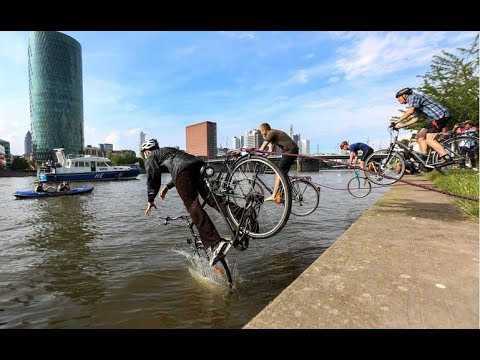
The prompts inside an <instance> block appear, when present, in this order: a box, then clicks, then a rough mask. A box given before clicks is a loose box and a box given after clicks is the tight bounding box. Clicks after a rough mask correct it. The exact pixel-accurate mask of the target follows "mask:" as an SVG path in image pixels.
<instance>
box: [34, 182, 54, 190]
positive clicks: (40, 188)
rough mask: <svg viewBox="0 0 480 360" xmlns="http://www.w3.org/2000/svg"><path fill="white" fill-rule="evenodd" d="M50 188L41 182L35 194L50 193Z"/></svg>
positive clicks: (36, 187)
mask: <svg viewBox="0 0 480 360" xmlns="http://www.w3.org/2000/svg"><path fill="white" fill-rule="evenodd" d="M50 189H51V188H50V187H49V186H47V185H45V183H44V182H43V181H39V182H38V183H37V186H35V192H47V191H50Z"/></svg>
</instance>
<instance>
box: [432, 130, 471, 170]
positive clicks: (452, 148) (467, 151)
mask: <svg viewBox="0 0 480 360" xmlns="http://www.w3.org/2000/svg"><path fill="white" fill-rule="evenodd" d="M441 144H442V146H443V147H444V149H445V151H446V152H447V154H448V155H449V156H450V158H451V159H453V160H454V161H455V163H456V167H460V168H463V167H465V166H466V165H469V166H470V167H477V166H478V156H479V152H478V138H477V137H475V136H466V135H463V136H457V137H454V138H451V139H447V140H445V141H443V142H441ZM439 160H440V156H439V155H438V153H437V152H435V156H434V158H433V162H434V163H438V161H439ZM472 164H474V165H475V166H472ZM454 165H455V164H454ZM454 165H449V166H446V167H445V169H449V168H452V167H453V166H454Z"/></svg>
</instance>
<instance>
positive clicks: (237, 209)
mask: <svg viewBox="0 0 480 360" xmlns="http://www.w3.org/2000/svg"><path fill="white" fill-rule="evenodd" d="M201 172H202V176H203V177H204V180H205V182H206V185H207V188H208V189H209V191H210V193H211V194H213V195H214V199H215V201H217V199H218V198H220V199H222V201H223V202H224V203H225V204H226V207H227V216H228V219H227V218H225V220H226V221H227V224H228V225H229V227H230V229H231V230H232V233H234V232H235V231H233V230H234V229H235V230H238V232H239V233H240V234H241V235H242V234H243V235H248V236H249V237H251V238H256V239H265V238H269V237H272V236H274V235H276V234H277V233H278V232H280V231H281V230H282V229H283V227H284V226H285V224H286V223H287V221H288V218H289V216H290V212H291V207H292V195H291V191H290V188H288V189H289V190H288V191H287V192H285V194H284V198H283V201H282V206H281V207H276V208H271V207H269V206H266V205H264V200H265V197H266V196H268V194H270V193H271V189H272V188H273V186H274V183H275V179H276V177H277V176H278V177H279V178H280V186H283V185H284V184H286V183H287V182H288V178H287V177H286V175H285V174H284V173H283V171H281V170H280V168H279V167H278V166H277V165H276V164H275V163H273V162H272V161H271V160H269V159H268V158H266V157H264V156H261V155H255V154H252V153H247V154H246V155H243V156H241V155H240V154H239V153H238V152H237V151H230V152H229V153H227V157H226V158H225V160H224V161H223V163H222V165H221V168H220V170H219V172H218V173H217V176H216V177H215V178H214V177H213V175H214V174H215V171H214V169H213V167H212V166H210V165H209V164H207V166H205V167H204V169H202V170H201ZM265 204H266V203H265ZM204 205H205V202H204V203H203V204H202V206H204ZM222 215H223V214H222ZM246 222H249V223H248V224H247V223H246ZM253 222H257V223H258V226H256V224H254V223H253ZM247 225H248V226H247ZM236 235H237V234H233V239H235V237H236Z"/></svg>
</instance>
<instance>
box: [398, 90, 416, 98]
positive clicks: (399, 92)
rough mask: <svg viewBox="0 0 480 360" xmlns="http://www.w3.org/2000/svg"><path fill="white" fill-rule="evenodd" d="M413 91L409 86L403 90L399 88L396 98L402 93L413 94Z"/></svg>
mask: <svg viewBox="0 0 480 360" xmlns="http://www.w3.org/2000/svg"><path fill="white" fill-rule="evenodd" d="M412 92H413V91H412V89H410V88H408V87H407V88H403V89H402V90H399V91H398V92H397V94H396V95H395V98H398V97H399V96H402V95H405V94H406V95H412Z"/></svg>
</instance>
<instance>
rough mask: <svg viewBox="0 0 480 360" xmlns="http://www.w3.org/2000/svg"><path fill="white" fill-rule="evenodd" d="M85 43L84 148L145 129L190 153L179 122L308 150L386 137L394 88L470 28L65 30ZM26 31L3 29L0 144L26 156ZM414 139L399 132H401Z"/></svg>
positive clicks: (464, 38)
mask: <svg viewBox="0 0 480 360" xmlns="http://www.w3.org/2000/svg"><path fill="white" fill-rule="evenodd" d="M60 32H62V33H64V34H67V35H69V36H71V37H72V38H74V39H75V40H77V41H78V42H79V43H80V44H81V46H82V71H83V107H84V108H83V110H84V137H85V145H92V146H98V144H99V143H110V144H113V149H114V150H122V149H124V150H127V149H130V150H134V151H136V152H137V154H138V149H139V141H140V140H139V139H140V135H139V134H140V132H141V131H143V132H144V133H146V134H147V135H146V138H147V139H149V138H156V139H158V141H159V143H160V146H179V147H180V148H181V149H185V127H186V126H187V125H192V124H196V123H199V122H204V121H212V122H215V123H217V138H218V141H217V143H218V145H219V146H220V145H221V146H222V147H229V146H231V145H232V137H233V136H237V137H239V136H241V135H245V132H246V131H247V130H250V129H256V128H258V127H259V125H260V124H261V123H263V122H268V123H269V124H270V126H271V127H272V128H274V129H279V130H283V131H285V132H287V133H290V126H293V132H294V133H295V134H300V136H301V138H302V139H308V140H310V150H311V152H312V153H315V152H317V151H319V152H321V153H323V152H327V153H330V152H335V153H338V152H339V143H340V142H342V141H343V140H347V141H349V142H350V143H355V142H364V143H368V144H369V145H371V146H372V147H373V148H374V149H375V150H378V149H380V148H385V147H386V146H387V145H388V142H389V133H388V130H387V127H388V124H389V120H390V119H391V118H392V117H393V116H399V115H400V110H405V107H404V105H401V104H399V103H398V101H397V100H396V99H395V93H396V92H397V91H398V90H399V89H401V88H404V87H407V86H408V87H416V86H419V85H421V80H422V79H421V78H420V77H419V76H420V75H424V74H425V73H426V72H428V71H429V70H430V65H431V61H432V58H433V56H434V55H441V51H442V50H446V51H450V52H453V53H455V54H456V53H457V51H456V49H457V48H459V47H465V48H468V47H469V46H470V45H471V43H472V41H473V39H474V37H475V35H476V34H477V32H473V31H423V32H421V31H419V32H417V31H346V32H341V31H258V32H257V31H60ZM27 50H28V32H26V31H19V32H14V31H0V139H3V140H7V141H9V142H10V146H11V153H12V154H14V155H21V154H23V153H24V139H25V135H26V133H27V131H29V130H30V113H29V89H28V56H27ZM409 135H410V134H409V133H408V132H407V131H404V136H405V137H406V138H409V137H410V136H409Z"/></svg>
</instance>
